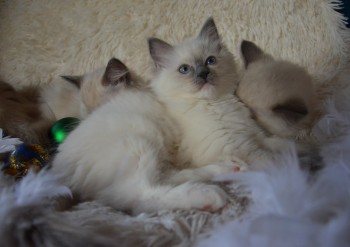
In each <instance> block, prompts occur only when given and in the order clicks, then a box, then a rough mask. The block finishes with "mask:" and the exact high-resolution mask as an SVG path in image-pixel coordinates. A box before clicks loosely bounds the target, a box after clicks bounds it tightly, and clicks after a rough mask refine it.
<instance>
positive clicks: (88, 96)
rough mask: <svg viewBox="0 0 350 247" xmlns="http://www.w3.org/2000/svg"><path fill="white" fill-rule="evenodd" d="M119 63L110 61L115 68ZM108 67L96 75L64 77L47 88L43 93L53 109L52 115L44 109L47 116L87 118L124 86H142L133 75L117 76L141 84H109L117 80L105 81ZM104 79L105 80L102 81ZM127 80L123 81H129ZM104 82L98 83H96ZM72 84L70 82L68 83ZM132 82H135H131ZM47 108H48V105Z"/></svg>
mask: <svg viewBox="0 0 350 247" xmlns="http://www.w3.org/2000/svg"><path fill="white" fill-rule="evenodd" d="M119 65H120V64H119V63H116V62H115V61H114V60H113V59H112V60H110V64H108V65H107V70H108V69H109V68H108V67H115V68H114V69H115V70H117V69H118V68H117V66H119ZM105 70H106V67H102V68H99V69H97V70H95V71H93V72H90V73H86V74H84V75H80V76H62V79H63V80H64V81H63V82H62V81H61V80H62V79H60V80H56V81H55V82H54V83H52V84H51V85H49V86H47V87H45V88H44V89H43V90H42V92H41V97H42V101H43V102H44V103H46V105H47V106H49V110H48V111H49V112H47V111H46V110H45V108H44V110H43V111H44V112H47V115H50V114H52V113H53V114H54V115H55V117H56V119H60V118H63V117H77V118H85V117H86V116H87V115H88V114H89V113H91V112H92V111H93V110H94V109H95V108H97V107H98V106H99V105H101V104H103V103H104V102H105V101H106V99H108V98H109V97H110V96H111V95H115V94H116V92H118V91H119V90H121V89H122V88H123V87H125V86H128V87H136V86H140V85H141V82H142V80H141V79H140V78H138V77H137V75H135V74H134V73H133V72H129V73H128V74H127V75H117V76H119V77H120V78H121V79H123V78H124V77H125V76H129V74H132V76H133V77H134V78H137V79H138V81H139V82H140V83H139V84H140V85H129V84H127V83H117V84H113V83H108V81H114V80H113V78H104V77H103V76H105ZM101 78H102V79H101ZM127 79H128V78H124V79H123V80H126V81H129V80H127ZM97 81H98V82H100V83H96V82H97ZM67 82H69V83H67ZM128 83H134V82H133V81H129V82H128ZM46 105H44V107H45V106H46Z"/></svg>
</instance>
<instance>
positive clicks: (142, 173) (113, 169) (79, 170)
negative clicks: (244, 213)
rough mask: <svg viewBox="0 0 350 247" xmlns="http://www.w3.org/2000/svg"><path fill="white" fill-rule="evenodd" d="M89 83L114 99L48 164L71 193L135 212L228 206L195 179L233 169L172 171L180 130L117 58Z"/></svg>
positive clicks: (212, 187) (210, 187)
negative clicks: (102, 87) (102, 86)
mask: <svg viewBox="0 0 350 247" xmlns="http://www.w3.org/2000/svg"><path fill="white" fill-rule="evenodd" d="M110 65H113V66H110ZM90 75H91V74H90ZM92 75H95V74H94V73H93V74H92ZM87 77H88V76H87ZM86 79H89V78H86ZM93 80H95V81H94V83H97V84H109V85H110V86H111V87H117V88H119V90H117V91H118V92H117V93H116V94H115V95H113V93H111V92H113V90H112V91H110V90H109V91H108V92H109V93H108V97H106V98H109V99H108V100H107V99H106V98H104V99H106V100H105V102H104V103H103V104H101V105H100V106H99V107H97V108H96V109H95V110H94V111H92V113H91V114H89V115H88V116H87V118H86V119H84V120H83V121H82V122H81V123H80V125H79V126H78V127H77V128H76V129H75V130H74V131H72V132H71V133H70V135H69V136H68V137H67V139H66V140H65V141H64V143H63V144H61V145H60V146H59V147H58V153H57V155H56V157H55V158H54V160H53V163H52V171H53V172H54V173H56V174H58V175H60V176H61V177H62V179H63V182H64V183H65V184H66V185H68V186H69V187H70V188H71V189H72V190H73V192H74V193H75V194H77V195H78V196H79V197H80V198H81V199H83V200H90V199H95V200H98V201H100V202H103V203H105V204H108V205H110V206H113V207H115V208H117V209H125V210H130V211H131V212H132V213H140V212H148V211H156V210H160V209H177V208H184V209H189V208H197V209H203V210H209V211H215V210H218V209H220V208H222V207H223V206H225V205H226V199H227V195H226V194H225V192H224V191H223V190H222V189H220V188H219V187H217V186H215V185H208V184H204V183H198V182H196V181H199V180H206V179H209V178H211V177H213V176H214V175H218V174H220V173H221V172H222V171H225V172H228V171H231V170H233V166H232V165H231V164H229V165H227V164H217V165H215V164H213V165H210V166H207V167H203V168H200V169H187V170H186V169H185V170H181V171H178V170H177V169H175V168H174V167H173V163H174V162H175V161H176V157H175V156H176V149H175V143H176V140H177V138H178V137H179V134H178V133H177V131H176V129H177V127H176V126H174V121H173V120H172V119H171V118H170V117H168V115H167V114H166V112H165V109H164V108H163V106H162V104H160V102H159V101H158V100H157V99H156V97H155V95H154V94H153V93H152V92H151V91H150V90H147V89H146V88H142V87H138V86H137V85H138V84H139V82H138V81H137V80H135V78H134V77H133V76H132V75H130V73H129V70H128V68H127V67H126V66H125V65H124V64H123V63H122V62H120V61H119V60H116V59H112V60H111V61H110V62H109V64H108V66H107V68H106V69H105V72H104V74H103V75H101V77H100V78H98V77H93V78H90V79H89V80H87V81H91V83H92V81H93ZM91 86H92V84H91ZM93 87H94V88H96V87H97V88H98V87H99V86H93ZM92 102H94V101H92Z"/></svg>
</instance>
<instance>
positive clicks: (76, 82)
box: [61, 75, 83, 88]
mask: <svg viewBox="0 0 350 247" xmlns="http://www.w3.org/2000/svg"><path fill="white" fill-rule="evenodd" d="M61 78H63V79H64V80H66V81H68V82H70V83H72V84H73V85H75V86H77V88H80V86H81V82H82V80H83V76H74V75H61Z"/></svg>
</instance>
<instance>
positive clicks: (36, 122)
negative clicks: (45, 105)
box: [0, 82, 54, 147]
mask: <svg viewBox="0 0 350 247" xmlns="http://www.w3.org/2000/svg"><path fill="white" fill-rule="evenodd" d="M0 92H1V94H0V127H1V128H2V129H4V130H5V132H6V134H7V135H9V136H12V137H17V138H20V139H21V141H23V142H24V143H28V144H40V145H42V146H44V147H46V146H48V145H49V144H50V139H49V129H50V127H51V125H52V124H53V122H54V119H52V118H51V117H49V116H45V115H43V114H42V111H41V101H40V93H39V89H38V88H37V87H34V86H30V87H25V88H22V89H20V90H16V89H15V88H13V87H12V86H11V85H10V84H8V83H6V82H0Z"/></svg>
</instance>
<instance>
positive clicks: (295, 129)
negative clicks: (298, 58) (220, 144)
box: [236, 41, 319, 148]
mask: <svg viewBox="0 0 350 247" xmlns="http://www.w3.org/2000/svg"><path fill="white" fill-rule="evenodd" d="M241 52H242V56H243V59H244V63H245V71H244V74H243V77H242V79H241V81H240V83H239V86H238V88H237V92H236V93H237V95H238V97H240V98H241V100H242V101H243V102H244V103H245V104H246V105H247V106H248V107H249V108H250V109H251V110H252V112H253V115H254V117H255V119H256V120H257V121H258V122H259V124H261V126H263V127H264V128H265V129H266V130H268V131H269V132H270V133H272V134H276V135H278V136H281V137H286V138H292V139H294V140H296V141H297V143H299V144H300V145H302V143H303V142H310V141H311V140H308V139H310V132H311V128H312V126H313V123H314V121H315V120H316V119H317V117H318V110H319V109H318V104H317V98H316V93H315V88H314V85H313V79H312V77H311V76H310V75H309V74H308V73H307V71H306V70H305V69H304V68H302V67H300V66H298V65H296V64H293V63H290V62H287V61H283V60H275V59H273V57H272V56H270V55H268V54H266V53H264V52H263V51H262V50H261V49H260V48H259V47H258V46H256V45H255V44H254V43H252V42H249V41H243V42H242V44H241ZM300 145H299V148H301V147H300Z"/></svg>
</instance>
